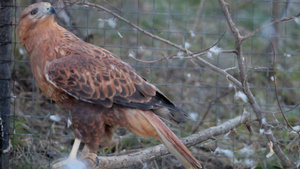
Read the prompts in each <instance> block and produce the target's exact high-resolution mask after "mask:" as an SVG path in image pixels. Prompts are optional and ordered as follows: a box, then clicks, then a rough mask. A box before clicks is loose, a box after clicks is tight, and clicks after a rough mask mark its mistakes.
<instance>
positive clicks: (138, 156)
mask: <svg viewBox="0 0 300 169" xmlns="http://www.w3.org/2000/svg"><path fill="white" fill-rule="evenodd" d="M249 116H250V113H247V112H244V113H243V114H242V115H241V116H238V117H235V118H233V119H231V120H228V121H226V122H224V123H223V124H220V125H218V126H214V127H210V128H209V129H206V130H203V131H201V132H199V133H196V134H192V135H190V136H188V137H186V138H184V139H182V140H181V141H182V143H183V144H185V145H186V146H187V147H190V146H193V145H196V144H198V143H201V142H203V141H206V140H208V139H211V138H213V137H215V136H218V135H221V134H225V133H227V132H228V131H230V130H231V129H233V128H235V127H237V126H239V125H241V124H244V123H246V122H247V121H248V119H249ZM168 153H169V152H168V150H167V149H166V147H165V146H164V145H163V144H160V145H157V146H153V147H150V148H147V149H145V150H142V151H139V152H135V153H131V154H127V155H120V156H110V157H102V156H98V157H97V158H96V157H92V158H90V157H88V158H89V160H88V162H89V163H90V165H91V166H93V167H94V168H96V169H100V168H102V169H103V168H125V167H130V166H132V165H136V164H140V163H144V162H147V161H150V160H153V159H155V158H157V157H159V156H162V155H166V154H168ZM60 167H63V166H60ZM56 169H57V168H56Z"/></svg>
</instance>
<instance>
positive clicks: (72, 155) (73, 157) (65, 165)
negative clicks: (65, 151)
mask: <svg viewBox="0 0 300 169" xmlns="http://www.w3.org/2000/svg"><path fill="white" fill-rule="evenodd" d="M80 142H81V140H80V139H78V138H75V141H74V143H73V147H72V150H71V153H70V155H69V157H68V159H65V160H62V161H59V162H55V163H54V164H53V165H52V168H53V169H62V168H70V167H68V166H69V165H70V164H71V163H70V160H73V161H72V163H74V160H77V158H76V157H77V152H78V149H79V146H80ZM76 165H83V163H78V164H76Z"/></svg>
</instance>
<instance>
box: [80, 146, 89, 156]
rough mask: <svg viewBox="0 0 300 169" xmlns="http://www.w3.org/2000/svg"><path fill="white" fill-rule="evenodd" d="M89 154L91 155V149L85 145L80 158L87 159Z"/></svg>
mask: <svg viewBox="0 0 300 169" xmlns="http://www.w3.org/2000/svg"><path fill="white" fill-rule="evenodd" d="M89 153H90V149H89V148H88V146H87V145H85V146H84V147H83V150H82V152H81V156H80V158H84V157H86V156H87V155H88V154H89Z"/></svg>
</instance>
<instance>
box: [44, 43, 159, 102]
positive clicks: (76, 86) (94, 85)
mask: <svg viewBox="0 0 300 169" xmlns="http://www.w3.org/2000/svg"><path fill="white" fill-rule="evenodd" d="M84 47H85V46H82V48H84ZM92 47H94V46H92ZM57 50H59V49H57ZM63 50H67V49H63ZM82 50H83V49H80V50H79V51H77V52H76V54H74V53H72V51H76V50H72V51H70V52H68V53H69V55H68V56H65V57H62V58H59V59H55V60H53V61H51V62H48V63H47V64H46V67H45V70H44V73H45V74H46V76H47V80H48V81H50V82H51V83H52V84H54V85H55V86H56V87H57V88H60V89H62V90H63V91H65V92H67V93H69V94H70V95H72V96H74V97H76V98H78V99H80V100H83V101H88V102H91V103H95V104H101V105H103V106H105V107H111V106H112V105H113V103H114V102H117V103H119V104H123V103H124V104H125V103H126V104H127V103H146V102H148V101H149V100H151V98H152V97H153V96H155V94H156V87H155V86H153V85H151V84H150V83H148V82H146V81H145V80H144V79H143V78H142V77H140V75H138V74H137V73H136V72H135V70H134V69H133V68H131V67H130V66H129V65H128V64H126V63H124V62H123V61H122V60H120V59H119V58H117V57H115V56H113V55H112V54H111V53H110V52H108V51H105V52H104V49H101V48H98V49H94V50H89V49H86V50H88V51H92V53H89V55H86V54H85V53H81V52H80V51H82ZM91 56H94V57H91ZM96 56H97V57H96Z"/></svg>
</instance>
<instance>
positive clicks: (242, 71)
mask: <svg viewBox="0 0 300 169" xmlns="http://www.w3.org/2000/svg"><path fill="white" fill-rule="evenodd" d="M219 3H220V5H221V8H222V10H223V13H224V15H225V17H226V20H227V22H228V25H229V27H230V30H231V32H232V33H233V35H234V38H235V44H236V51H237V59H238V67H239V70H240V77H241V80H242V87H243V92H244V93H245V94H246V95H247V97H248V99H249V102H250V104H251V107H252V109H253V111H254V112H255V115H256V117H257V119H258V121H259V123H260V125H261V127H262V129H264V131H266V132H264V134H265V136H266V137H267V139H268V141H269V142H272V143H273V149H274V151H275V153H276V155H277V156H278V158H279V159H280V160H281V163H282V164H283V166H284V167H285V168H296V165H295V164H294V163H293V162H291V161H290V159H289V158H288V157H287V156H286V155H285V154H284V152H283V151H282V149H281V147H280V145H279V144H278V141H277V139H276V138H275V137H274V135H273V132H272V130H271V128H270V126H269V124H268V122H267V120H266V118H265V117H264V111H262V110H261V108H260V106H259V105H258V103H257V101H256V99H255V97H254V96H253V94H252V92H251V90H250V87H249V84H248V80H247V67H246V62H245V58H244V57H243V54H242V42H243V40H244V38H243V37H242V36H241V35H240V33H239V30H238V29H237V27H236V26H235V24H234V22H233V20H232V17H231V14H230V12H229V7H228V4H227V3H226V2H225V1H224V0H219Z"/></svg>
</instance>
